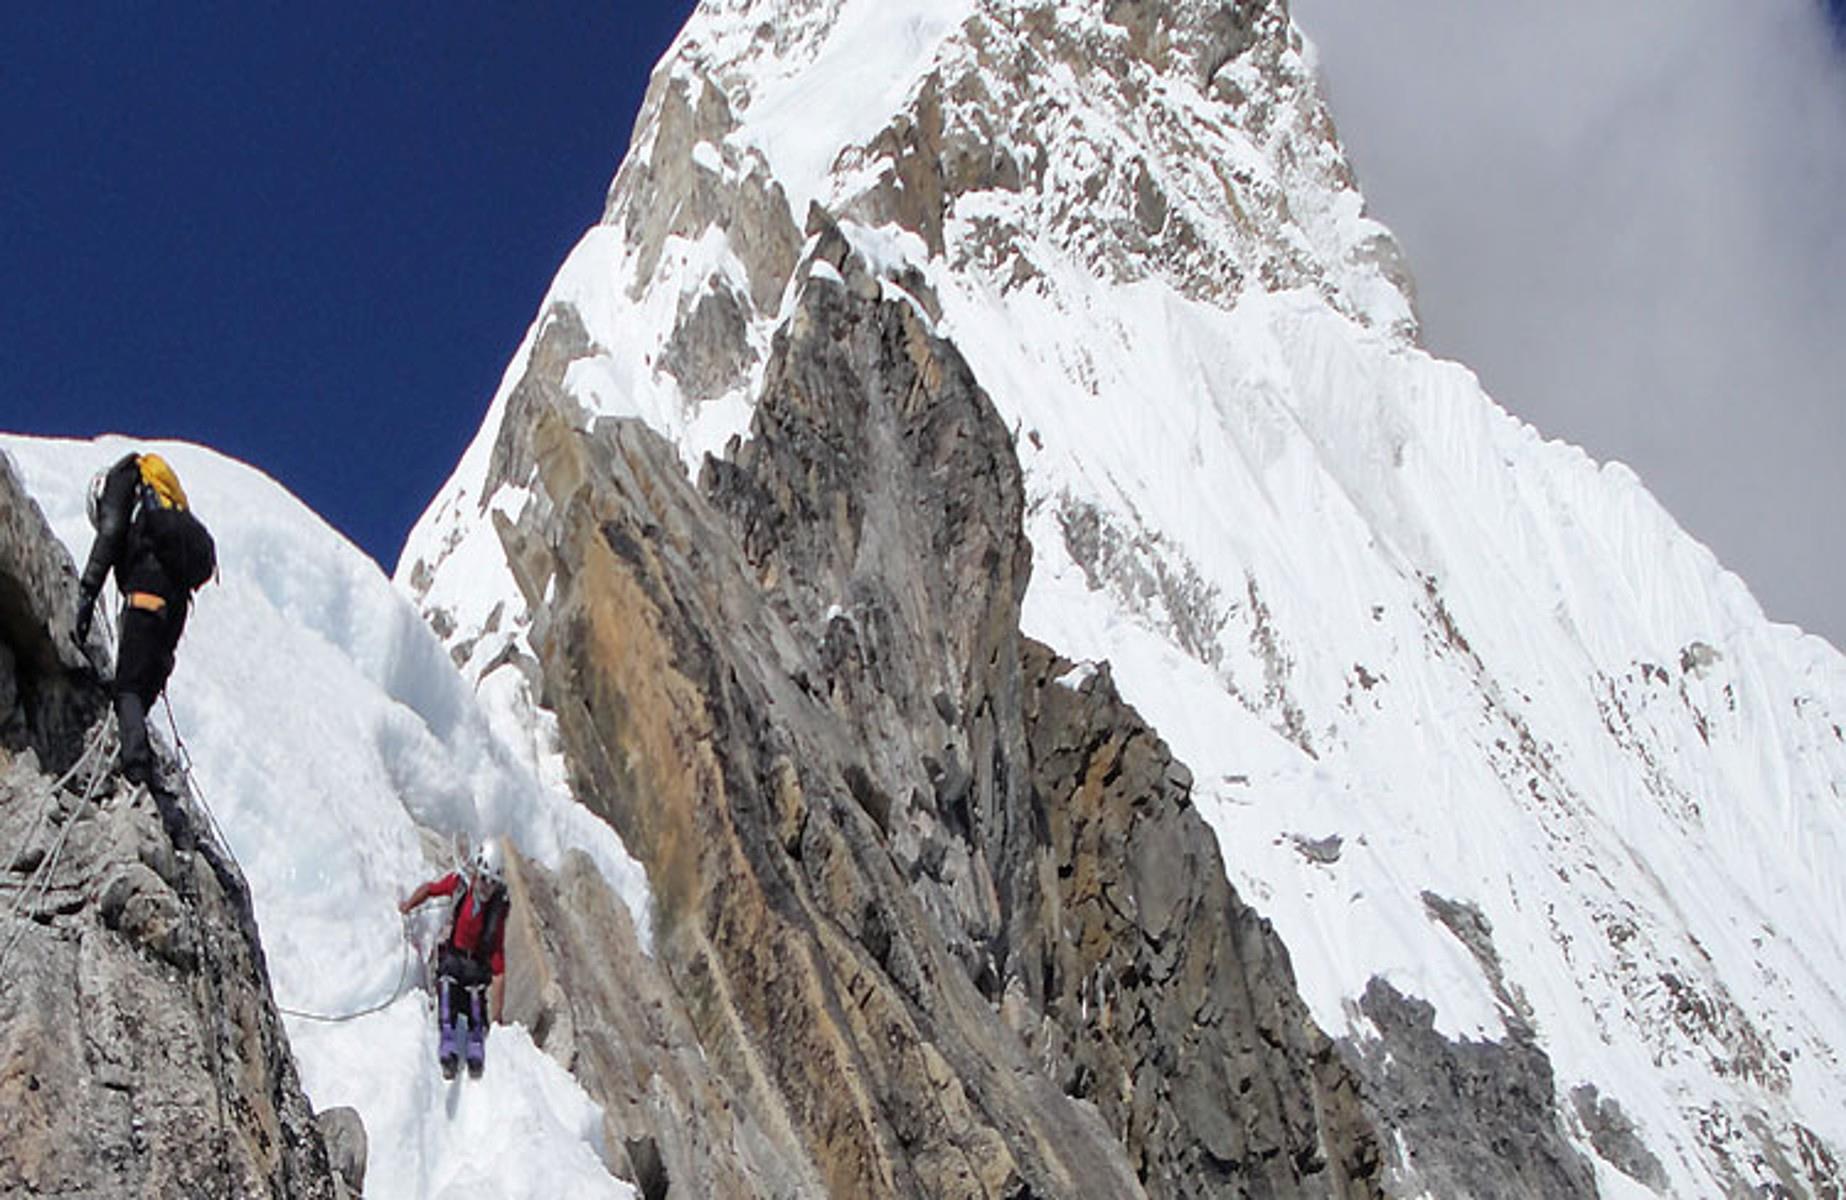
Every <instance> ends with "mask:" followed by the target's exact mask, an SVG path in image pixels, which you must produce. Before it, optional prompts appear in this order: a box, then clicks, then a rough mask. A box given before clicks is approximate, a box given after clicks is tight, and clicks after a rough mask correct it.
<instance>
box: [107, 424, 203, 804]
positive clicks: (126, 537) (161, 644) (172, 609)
mask: <svg viewBox="0 0 1846 1200" xmlns="http://www.w3.org/2000/svg"><path fill="white" fill-rule="evenodd" d="M89 514H90V524H91V525H92V526H94V527H95V529H96V541H95V543H94V544H93V545H92V546H91V547H90V559H89V564H88V565H87V566H86V567H85V568H84V571H83V579H82V582H81V583H80V584H79V585H78V589H77V641H78V642H79V644H82V643H84V642H87V640H88V638H89V634H90V624H91V621H92V619H93V618H94V616H95V612H96V600H97V597H98V596H99V595H100V594H101V593H102V588H103V584H104V583H105V582H106V581H107V580H108V578H109V572H110V571H114V572H115V582H116V587H117V588H118V589H119V590H120V591H121V593H122V599H123V603H122V623H121V640H120V642H119V643H118V645H117V650H116V666H115V713H116V724H117V726H118V728H119V729H120V731H121V738H122V759H121V768H122V774H123V775H124V776H125V777H126V778H127V779H129V780H130V781H131V782H133V783H140V784H147V785H148V786H149V789H150V790H151V791H153V792H154V793H155V795H156V798H157V799H158V800H159V801H160V809H161V818H162V820H163V821H164V822H165V823H166V825H167V832H168V833H169V834H170V835H173V836H174V837H175V838H178V837H179V830H180V829H183V827H184V822H183V820H182V819H181V818H180V816H179V814H178V811H177V810H176V809H174V808H173V807H172V806H171V805H169V804H168V803H167V802H166V800H167V797H166V796H164V795H162V793H163V792H164V791H165V789H164V788H162V787H160V786H159V780H158V778H157V777H156V775H155V772H154V755H153V751H152V749H151V748H150V746H149V745H148V737H147V713H148V710H149V709H150V708H152V707H153V705H154V701H155V700H156V699H158V698H159V696H160V693H161V691H162V689H164V688H165V687H166V686H167V676H169V675H170V674H172V672H173V655H174V651H175V649H176V648H177V647H178V646H179V639H180V634H181V633H183V632H184V631H185V628H186V614H187V609H188V608H189V606H190V605H191V602H192V592H193V589H195V588H197V587H199V586H200V585H201V584H203V583H204V582H205V581H206V580H207V579H209V578H211V575H212V573H213V571H215V570H216V568H217V558H216V550H215V548H214V547H213V545H212V540H211V535H210V534H209V533H207V532H206V531H205V526H204V525H202V524H200V523H199V520H198V518H197V517H195V516H193V515H192V513H191V512H190V511H189V509H188V507H187V503H186V493H185V492H184V490H182V489H181V487H180V483H179V477H178V476H177V475H175V474H174V473H173V469H172V468H171V467H170V466H168V465H167V463H166V461H165V460H164V459H162V458H161V457H160V456H159V455H155V454H130V455H127V456H125V457H124V458H123V459H122V460H121V461H120V462H118V463H116V464H115V465H114V466H112V467H110V468H109V469H108V470H106V471H101V472H98V473H97V475H96V478H95V479H93V480H91V481H90V495H89ZM176 826H177V827H178V828H176Z"/></svg>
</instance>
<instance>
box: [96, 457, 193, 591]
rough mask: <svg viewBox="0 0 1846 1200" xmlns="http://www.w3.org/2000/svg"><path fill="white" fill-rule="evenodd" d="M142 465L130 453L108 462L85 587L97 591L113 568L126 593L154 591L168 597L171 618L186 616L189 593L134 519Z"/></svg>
mask: <svg viewBox="0 0 1846 1200" xmlns="http://www.w3.org/2000/svg"><path fill="white" fill-rule="evenodd" d="M140 493H141V467H140V463H139V461H138V456H136V455H133V454H130V455H128V456H127V457H125V458H123V459H122V461H120V462H118V463H116V464H115V465H114V466H113V467H110V468H109V476H108V480H107V482H105V483H104V484H103V495H102V501H101V502H100V503H99V504H98V506H97V512H96V541H95V542H94V543H93V544H92V545H91V546H90V561H89V565H87V566H85V567H84V569H83V590H84V591H86V592H88V593H90V594H92V595H94V594H98V593H100V592H101V591H102V590H103V584H104V583H106V582H107V581H108V579H109V572H110V571H111V570H113V571H114V572H115V585H116V587H117V588H119V589H121V591H122V594H123V595H127V594H128V593H130V592H152V593H153V594H154V595H156V596H159V597H160V598H161V599H163V600H165V601H166V602H167V605H168V609H167V612H168V616H169V618H171V619H176V620H181V621H183V620H184V619H185V614H186V604H187V601H188V600H189V599H191V597H190V595H189V594H188V593H187V591H186V589H185V588H183V587H180V586H179V585H178V584H176V583H174V582H173V581H172V580H171V579H169V578H168V577H167V573H166V571H165V569H163V568H162V567H161V565H160V559H159V558H157V557H155V554H154V547H153V545H152V544H151V543H150V542H149V541H148V539H147V538H145V537H142V536H141V535H140V522H138V521H136V520H135V513H136V507H137V505H138V504H139V503H140V499H141V496H140Z"/></svg>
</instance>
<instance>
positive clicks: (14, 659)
mask: <svg viewBox="0 0 1846 1200" xmlns="http://www.w3.org/2000/svg"><path fill="white" fill-rule="evenodd" d="M75 593H76V574H75V571H74V570H73V568H72V566H71V563H70V560H69V558H68V557H67V556H66V555H65V553H64V551H63V549H62V547H60V546H59V545H58V544H57V542H56V541H55V540H54V539H53V537H52V536H51V533H50V531H49V530H48V529H47V528H46V527H45V524H44V521H43V518H42V517H41V516H40V515H39V512H38V508H37V506H36V505H35V504H33V503H32V501H31V499H30V497H28V496H27V495H25V493H24V492H23V490H22V489H21V488H20V487H19V485H18V482H17V480H16V479H15V478H14V476H13V474H12V471H11V468H10V467H9V466H8V465H7V464H6V463H5V461H4V460H3V459H0V847H4V850H3V851H0V854H3V855H4V858H0V901H3V902H4V903H5V905H6V912H7V918H6V921H5V923H4V925H0V1112H3V1113H5V1114H6V1117H5V1123H6V1136H5V1138H4V1139H0V1192H3V1193H5V1194H7V1195H31V1196H84V1197H97V1198H109V1197H122V1198H124V1200H126V1198H128V1197H142V1196H155V1195H158V1196H211V1197H234V1196H235V1197H244V1196H273V1197H284V1196H286V1197H329V1198H331V1197H334V1196H336V1195H343V1194H345V1193H344V1191H343V1190H340V1185H338V1184H336V1182H335V1180H334V1177H333V1175H332V1173H331V1172H330V1170H329V1167H328V1161H327V1154H326V1151H325V1149H324V1147H323V1144H322V1139H321V1136H320V1134H319V1132H318V1131H317V1129H316V1126H315V1121H314V1115H313V1113H312V1111H311V1110H310V1108H309V1106H308V1102H307V1100H306V1098H305V1097H304V1096H303V1095H302V1093H301V1089H300V1085H299V1083H298V1081H297V1078H296V1072H295V1064H294V1060H293V1058H292V1056H291V1055H290V1053H289V1049H288V1043H287V1040H286V1038H285V1037H284V1036H283V1033H282V1028H281V1022H280V1019H279V1018H278V1016H277V1014H276V1010H275V1006H274V1003H273V1001H272V999H271V997H270V994H269V987H268V978H267V972H266V970H265V967H264V963H263V954H262V949H261V945H260V943H259V941H258V938H257V931H256V926H255V921H254V918H253V916H252V914H251V910H250V905H249V899H248V896H247V894H246V893H245V891H244V889H243V886H242V881H241V879H240V878H239V877H238V876H237V874H236V872H235V869H234V868H227V867H225V866H224V865H223V864H222V863H219V864H217V869H214V865H213V859H214V856H210V855H208V854H207V853H206V852H203V851H191V850H187V851H184V852H182V851H179V850H176V849H175V847H174V846H173V844H172V842H171V841H170V840H169V839H168V837H167V835H166V833H165V832H164V830H163V828H162V826H161V822H160V820H159V817H158V815H157V814H156V813H155V812H154V810H153V808H152V805H151V804H150V802H149V800H148V798H147V796H146V794H145V792H135V793H132V794H131V793H130V792H129V790H128V788H127V785H125V784H122V783H121V782H120V781H118V780H116V779H114V778H112V777H111V774H110V771H111V769H112V767H113V761H112V757H111V756H112V754H113V748H112V746H111V745H110V744H109V743H108V741H107V739H106V736H105V735H106V730H107V728H108V726H107V723H106V722H107V715H106V714H107V706H106V703H105V698H104V692H103V690H102V687H101V685H100V684H99V683H98V681H97V679H96V678H95V676H94V674H93V673H92V671H91V666H90V664H89V663H88V662H86V661H85V660H84V658H83V657H82V656H81V655H79V654H78V653H77V651H76V649H75V647H74V644H73V641H72V638H71V627H70V621H71V615H70V614H71V613H72V612H73V611H74V609H75V606H76V594H75Z"/></svg>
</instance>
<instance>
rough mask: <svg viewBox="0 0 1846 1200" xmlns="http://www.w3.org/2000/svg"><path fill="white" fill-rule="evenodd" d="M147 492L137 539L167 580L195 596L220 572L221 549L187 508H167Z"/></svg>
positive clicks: (136, 528)
mask: <svg viewBox="0 0 1846 1200" xmlns="http://www.w3.org/2000/svg"><path fill="white" fill-rule="evenodd" d="M152 490H153V489H151V488H144V489H143V494H142V497H141V506H140V508H141V511H140V513H139V514H137V515H136V517H135V534H136V537H137V538H138V539H139V540H141V541H143V542H145V543H146V544H147V545H148V546H149V547H150V548H151V549H152V550H153V551H154V558H155V560H156V561H158V562H159V563H160V569H161V570H162V571H164V572H166V576H167V578H168V579H170V580H172V581H173V582H174V583H176V584H178V585H179V586H180V587H183V588H185V589H186V590H187V591H189V592H195V591H197V590H199V589H200V588H202V587H204V586H205V584H206V581H207V580H209V579H211V577H212V573H213V572H214V571H216V570H217V569H218V548H217V546H216V545H215V544H214V543H213V542H212V535H211V533H210V532H209V531H208V530H207V529H206V528H205V523H204V522H203V521H200V520H199V519H198V518H197V517H195V516H193V515H192V513H191V512H190V511H189V510H187V509H184V508H168V507H166V506H165V505H163V504H161V503H160V500H159V499H158V498H157V497H155V496H153V495H151V494H149V493H151V492H152Z"/></svg>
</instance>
